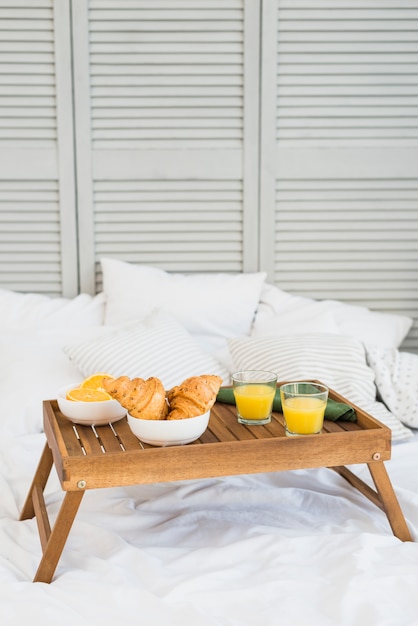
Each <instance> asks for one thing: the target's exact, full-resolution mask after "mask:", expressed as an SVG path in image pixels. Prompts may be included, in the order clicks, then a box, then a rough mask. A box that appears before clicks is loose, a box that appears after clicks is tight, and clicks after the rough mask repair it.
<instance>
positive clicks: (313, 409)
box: [280, 381, 328, 437]
mask: <svg viewBox="0 0 418 626" xmlns="http://www.w3.org/2000/svg"><path fill="white" fill-rule="evenodd" d="M280 399H281V401H282V411H283V417H284V420H285V430H286V435H287V436H288V437H293V436H295V435H318V434H319V433H320V432H321V431H322V426H323V424H324V413H325V408H326V406H327V402H328V387H326V386H325V385H322V384H320V383H311V382H305V381H298V382H294V383H286V384H285V385H281V387H280Z"/></svg>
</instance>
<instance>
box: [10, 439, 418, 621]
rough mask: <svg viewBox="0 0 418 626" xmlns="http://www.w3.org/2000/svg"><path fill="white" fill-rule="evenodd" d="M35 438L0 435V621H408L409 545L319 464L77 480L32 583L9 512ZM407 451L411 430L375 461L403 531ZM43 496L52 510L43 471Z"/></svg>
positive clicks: (51, 490) (54, 503) (414, 489)
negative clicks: (165, 478) (146, 481)
mask: <svg viewBox="0 0 418 626" xmlns="http://www.w3.org/2000/svg"><path fill="white" fill-rule="evenodd" d="M43 444H44V440H43V435H42V434H33V435H26V436H20V437H17V438H15V439H14V440H13V441H10V440H9V441H8V440H7V439H6V440H4V439H3V441H2V445H1V456H2V474H1V479H0V480H1V493H2V498H1V519H0V535H1V542H0V545H1V548H0V552H1V554H0V603H1V614H2V619H1V622H2V624H3V625H4V626H6V625H8V624H13V625H14V624H16V625H18V624H19V625H20V624H22V623H24V622H25V621H30V623H31V624H39V625H41V624H42V625H44V624H53V623H55V622H56V621H58V620H59V623H60V624H73V623H74V621H75V620H76V621H77V623H81V624H87V623H90V621H91V623H95V624H96V623H100V622H101V621H103V623H105V624H111V623H113V622H117V623H129V624H139V623H141V624H147V625H148V624H150V625H154V624H155V625H157V624H158V625H160V624H161V625H168V624H170V625H171V624H176V625H177V624H179V625H180V624H181V625H190V626H200V625H202V626H203V625H206V624H207V625H213V624H222V625H241V624H243V625H244V624H245V625H246V624H248V625H249V624H251V625H254V626H256V625H257V626H258V625H259V624H260V623H264V624H271V625H272V626H273V625H274V626H275V625H277V624H279V623H280V624H286V625H293V624H295V625H296V624H297V625H299V624H300V625H304V624H307V623H309V624H318V625H328V624H329V625H330V626H335V625H336V624H341V625H353V626H354V625H356V626H357V625H358V624H363V623H365V622H364V619H365V617H367V623H368V624H371V625H376V626H377V625H378V626H386V625H387V626H389V625H391V626H395V625H396V626H402V625H407V624H408V625H412V624H416V615H417V611H418V596H417V593H416V589H417V585H418V567H417V559H418V544H416V543H402V542H400V541H399V540H398V539H396V538H394V537H393V535H392V534H391V532H390V529H389V527H388V524H387V521H386V518H385V516H384V515H383V513H382V512H381V511H379V510H378V509H377V508H375V507H374V506H373V505H372V504H371V503H369V502H368V500H366V499H365V498H363V497H362V496H361V495H360V494H359V493H356V492H355V491H354V490H353V489H352V488H351V487H350V486H349V485H348V484H347V483H345V481H344V480H343V479H342V478H341V477H339V476H338V475H337V474H335V473H334V472H332V471H331V470H327V469H320V470H304V471H296V472H284V473H275V474H260V475H246V476H238V477H229V478H217V479H207V480H199V481H184V482H177V483H166V484H156V485H145V486H138V487H128V488H114V489H103V490H96V491H89V492H87V494H86V495H85V497H84V499H83V502H82V505H81V508H80V510H79V513H78V515H77V517H76V520H75V523H74V526H73V528H72V532H71V533H70V537H69V539H68V542H67V544H66V546H65V548H64V552H63V555H62V557H61V560H60V562H59V564H58V567H57V571H56V575H55V578H54V581H53V582H52V583H51V585H46V584H43V583H36V584H33V583H31V582H30V580H31V579H32V577H33V575H34V572H35V571H36V568H37V565H38V563H39V559H40V554H41V551H40V544H39V538H38V533H37V529H36V523H35V521H34V520H27V521H24V522H19V521H17V518H18V515H19V510H20V507H21V506H22V504H23V500H24V497H25V495H26V491H27V489H28V483H29V478H30V477H31V476H32V474H33V471H34V469H35V464H36V462H37V459H38V456H39V454H40V452H41V449H42V447H43ZM417 457H418V439H417V438H414V440H412V441H409V442H406V443H401V444H398V445H397V446H394V450H393V458H392V460H391V461H390V462H389V463H387V467H388V471H389V474H390V477H391V480H392V483H393V486H394V488H395V490H396V492H397V495H398V499H399V502H400V504H401V507H402V509H403V512H404V514H405V516H406V519H407V522H408V524H409V527H410V528H411V530H412V533H413V535H414V538H415V539H418V472H416V471H414V468H415V467H416V459H417ZM359 470H360V474H361V475H362V477H363V478H366V477H367V471H365V470H364V469H363V468H359ZM47 493H48V495H47V506H48V511H49V514H50V517H51V519H52V520H53V519H54V516H55V515H56V513H57V511H58V508H59V505H60V502H61V498H62V495H61V493H60V490H59V486H58V484H57V480H56V477H55V476H52V480H51V482H50V484H49V486H48V489H47Z"/></svg>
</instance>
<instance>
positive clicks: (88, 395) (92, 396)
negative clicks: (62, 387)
mask: <svg viewBox="0 0 418 626" xmlns="http://www.w3.org/2000/svg"><path fill="white" fill-rule="evenodd" d="M66 398H67V400H73V401H74V402H105V401H106V400H113V398H112V396H110V395H109V394H108V393H106V391H101V390H100V389H81V387H77V388H76V389H71V390H70V391H67V396H66Z"/></svg>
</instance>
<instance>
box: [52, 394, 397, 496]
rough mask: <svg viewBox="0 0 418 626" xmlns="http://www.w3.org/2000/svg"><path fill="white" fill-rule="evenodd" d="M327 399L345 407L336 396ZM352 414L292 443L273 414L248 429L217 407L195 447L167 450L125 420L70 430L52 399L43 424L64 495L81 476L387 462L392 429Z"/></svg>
mask: <svg viewBox="0 0 418 626" xmlns="http://www.w3.org/2000/svg"><path fill="white" fill-rule="evenodd" d="M330 397H333V398H334V399H335V400H337V401H342V402H344V401H345V402H347V400H345V399H344V398H342V397H341V396H339V395H338V394H336V393H335V392H333V391H332V390H330ZM352 406H353V405H352ZM354 408H355V410H356V413H357V418H358V419H357V422H344V421H338V422H332V421H329V420H325V422H324V429H323V433H322V434H321V435H305V436H303V437H292V438H289V437H286V435H285V431H284V421H283V415H282V414H281V413H273V417H272V421H271V423H270V424H266V425H264V426H245V425H243V424H240V423H238V421H237V413H236V407H235V406H234V405H228V404H221V403H216V404H215V405H214V407H213V408H212V410H211V416H210V420H209V425H208V428H207V430H206V431H205V432H204V433H203V435H202V436H201V437H200V438H199V439H198V440H196V441H195V442H193V443H189V444H187V445H183V446H172V447H165V448H160V447H155V446H152V445H149V444H146V443H143V442H141V441H139V440H138V439H137V437H136V436H135V435H134V434H133V433H132V432H131V430H130V428H129V425H128V423H127V420H126V418H123V419H121V420H119V421H117V422H114V423H113V424H108V425H102V426H96V427H95V426H79V425H76V424H73V423H71V422H70V421H69V420H67V419H66V418H65V417H64V416H63V415H62V414H61V413H60V411H59V408H58V405H57V403H56V401H55V400H48V401H45V402H44V416H45V419H44V425H45V433H46V435H47V439H48V442H49V445H50V446H51V449H52V452H53V454H54V459H55V464H56V466H57V469H58V473H59V477H60V480H61V483H62V485H63V488H64V489H68V490H71V489H75V488H76V485H75V483H74V478H73V476H75V475H77V476H78V477H79V476H80V473H81V474H84V475H85V476H86V478H85V482H86V484H87V488H97V487H107V486H112V485H116V484H119V485H124V484H136V483H138V484H139V483H149V482H159V481H170V480H182V479H191V478H204V477H213V476H227V475H233V474H245V473H256V472H269V471H282V470H289V469H302V468H309V467H335V466H340V465H347V464H355V463H369V462H372V461H383V460H388V459H389V458H390V447H391V431H390V429H389V428H387V427H386V426H384V425H383V424H381V423H380V422H378V421H377V420H375V419H374V418H373V417H371V416H369V415H368V414H366V413H365V412H364V411H362V409H360V408H359V407H357V406H354ZM60 470H61V471H60Z"/></svg>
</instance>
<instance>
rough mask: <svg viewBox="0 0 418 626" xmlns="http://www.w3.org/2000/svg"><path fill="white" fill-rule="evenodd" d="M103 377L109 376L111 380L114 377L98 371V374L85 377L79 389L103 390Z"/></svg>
mask: <svg viewBox="0 0 418 626" xmlns="http://www.w3.org/2000/svg"><path fill="white" fill-rule="evenodd" d="M103 378H111V379H112V380H114V379H115V377H114V376H111V375H110V374H105V373H103V372H99V373H98V374H93V375H92V376H89V377H88V378H85V379H84V380H83V382H82V383H81V384H80V389H99V390H100V391H105V389H104V388H103Z"/></svg>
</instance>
